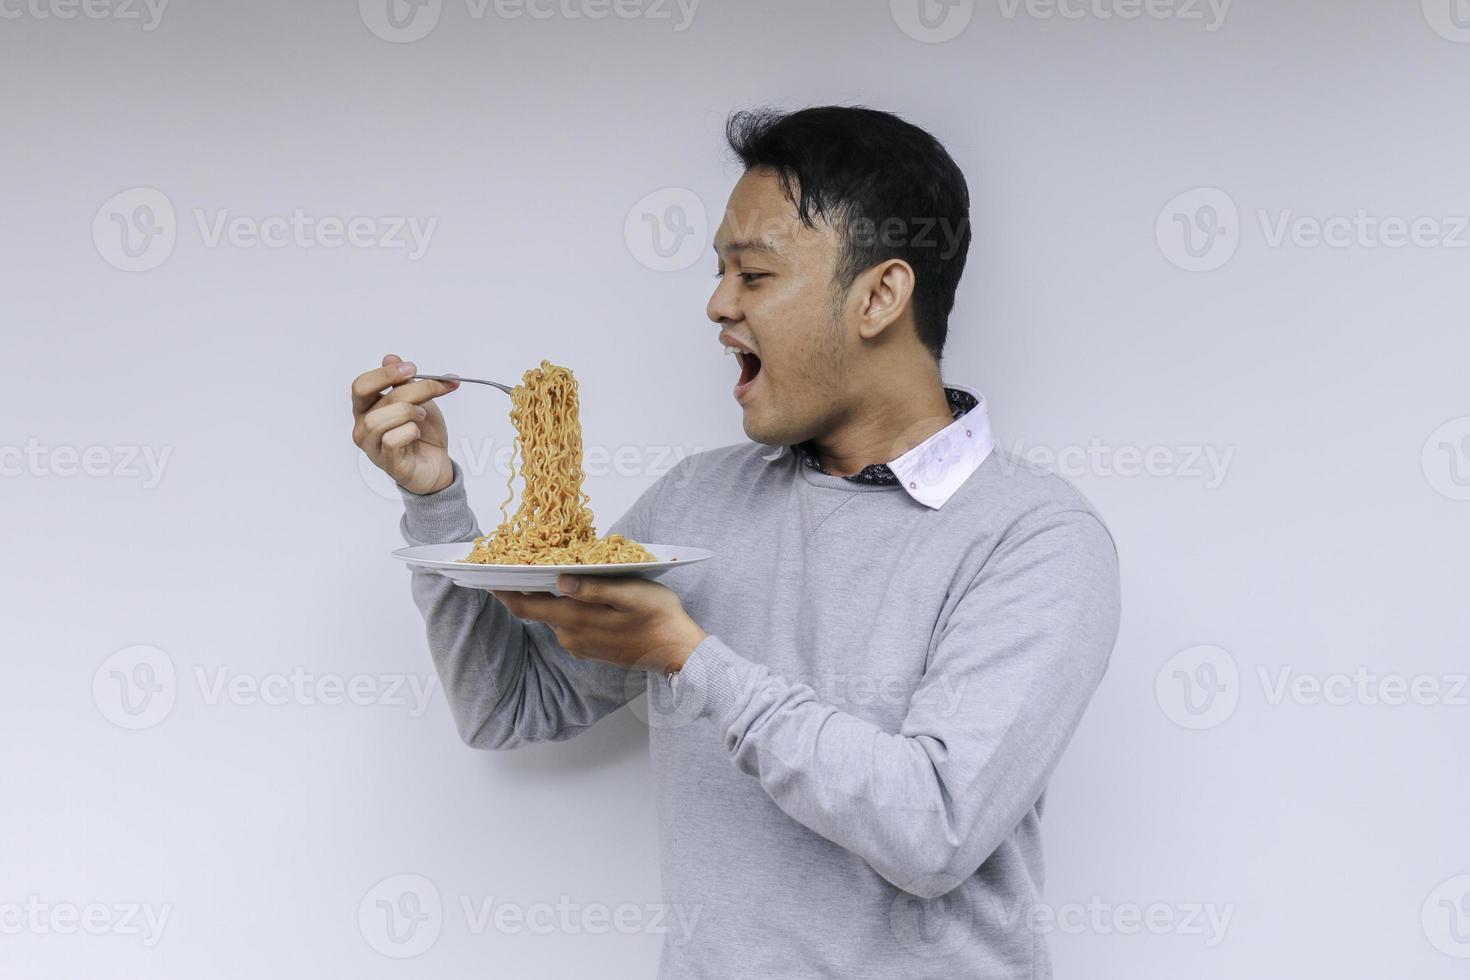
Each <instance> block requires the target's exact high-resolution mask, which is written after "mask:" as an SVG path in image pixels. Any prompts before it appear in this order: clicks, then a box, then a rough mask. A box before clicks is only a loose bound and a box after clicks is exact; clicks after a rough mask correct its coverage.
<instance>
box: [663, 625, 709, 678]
mask: <svg viewBox="0 0 1470 980" xmlns="http://www.w3.org/2000/svg"><path fill="white" fill-rule="evenodd" d="M708 635H709V634H708V633H706V632H705V631H704V630H702V629H700V628H699V625H698V624H697V623H695V622H693V621H692V620H691V621H690V623H689V628H688V629H686V630H685V631H684V632H683V635H682V636H681V637H680V638H679V640H678V642H676V643H675V644H674V645H673V648H672V650H671V651H670V653H669V655H668V656H667V657H666V658H665V659H664V662H663V664H662V665H661V666H660V668H659V673H661V674H663V676H664V677H672V676H673V675H674V674H677V673H678V672H679V671H681V670H683V669H684V664H685V663H686V662H687V661H688V660H689V655H690V654H692V653H693V652H694V648H695V647H697V646H699V644H700V643H702V642H704V638H705V637H706V636H708Z"/></svg>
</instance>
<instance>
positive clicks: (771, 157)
mask: <svg viewBox="0 0 1470 980" xmlns="http://www.w3.org/2000/svg"><path fill="white" fill-rule="evenodd" d="M725 138H726V140H727V141H728V142H729V144H730V149H732V150H734V151H735V155H736V156H738V157H739V158H740V162H741V163H742V164H743V165H744V166H745V169H746V170H747V171H749V170H753V169H756V168H760V167H769V168H772V169H773V170H775V171H776V173H777V175H778V176H779V178H780V181H781V187H782V189H783V190H784V191H785V193H786V196H787V198H788V199H789V200H790V201H791V203H792V204H793V205H794V206H795V207H796V211H797V214H798V215H799V216H800V218H801V220H802V222H803V223H804V224H805V225H807V227H815V224H816V219H817V218H821V219H823V220H824V221H826V222H827V223H828V224H830V225H832V226H833V227H834V228H836V230H837V233H838V236H839V238H840V240H841V242H842V253H841V255H840V257H839V259H838V267H837V271H836V276H835V279H834V283H833V286H834V289H837V290H841V291H845V290H846V289H847V288H848V287H849V286H851V285H852V284H853V282H854V281H855V280H856V279H857V277H858V275H859V274H861V273H862V272H863V271H864V270H866V269H870V268H872V267H873V266H874V265H876V264H877V263H879V262H883V261H886V260H888V259H902V260H903V261H905V262H907V263H908V264H909V265H910V266H912V267H913V270H914V296H913V306H914V324H915V326H916V328H917V330H918V334H919V339H920V340H921V341H922V342H923V344H924V346H925V347H927V348H928V349H929V351H930V353H932V354H933V355H934V359H935V360H938V359H939V358H940V357H941V356H942V355H943V352H944V341H945V338H946V336H947V335H948V333H949V314H950V312H951V311H952V310H953V309H954V296H955V289H956V287H958V286H959V282H960V276H961V275H962V274H963V273H964V271H965V258H966V256H967V255H968V254H969V251H970V190H969V187H968V185H966V183H965V175H964V174H963V173H961V172H960V168H959V166H958V165H956V164H955V162H954V159H953V158H952V157H950V155H949V153H948V151H946V150H945V148H944V146H943V144H941V143H940V142H939V140H937V139H935V138H934V137H933V136H932V135H930V134H929V133H927V132H925V131H924V130H922V129H920V128H919V127H917V126H915V125H913V124H912V123H909V122H906V121H904V120H903V119H900V118H899V117H898V116H895V115H893V114H892V113H888V112H880V111H878V110H876V109H869V108H867V107H865V106H818V107H814V108H809V109H800V110H797V111H795V112H783V111H780V110H776V109H754V110H742V111H739V112H735V113H733V114H731V116H730V118H729V119H728V120H727V121H726V123H725Z"/></svg>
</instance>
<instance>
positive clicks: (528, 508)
mask: <svg viewBox="0 0 1470 980" xmlns="http://www.w3.org/2000/svg"><path fill="white" fill-rule="evenodd" d="M510 401H511V408H510V420H511V422H512V423H513V424H514V425H515V429H516V438H515V450H514V454H513V455H512V457H511V469H512V470H514V469H515V457H516V456H519V457H520V459H521V479H522V481H523V482H524V484H525V487H524V490H523V492H522V494H521V503H520V506H519V507H517V508H516V512H515V514H514V515H513V516H510V517H507V516H506V508H507V507H509V505H510V502H511V500H513V499H514V498H515V474H514V472H512V474H511V477H510V479H509V480H507V481H506V490H507V491H508V492H509V496H507V497H506V500H505V503H503V504H501V505H500V516H501V522H500V526H499V527H497V528H496V529H495V532H494V533H493V534H487V535H485V536H483V537H479V538H476V539H475V545H474V550H473V551H471V552H470V554H469V556H468V557H466V558H463V559H461V561H463V562H468V563H470V564H475V565H605V564H611V563H613V562H643V561H657V560H658V559H657V558H655V557H654V556H653V555H652V554H650V553H649V552H648V550H647V549H646V548H644V547H643V546H642V545H641V544H638V543H637V542H636V541H630V540H628V539H627V538H625V537H623V536H622V535H621V534H609V535H608V536H607V537H605V538H599V537H598V536H597V529H596V528H595V527H593V525H592V511H591V510H589V509H588V507H587V501H588V497H587V494H586V493H585V492H583V490H582V480H583V479H584V474H583V472H582V420H581V417H580V415H579V414H578V402H577V379H576V378H574V377H572V372H571V371H570V370H569V369H567V368H564V367H559V366H557V365H555V364H552V363H551V362H550V361H545V360H543V361H542V362H541V366H540V367H539V368H532V369H531V370H529V371H527V372H526V374H525V376H524V377H523V378H522V379H521V383H520V384H518V385H516V387H515V391H514V393H513V394H512V395H511V396H510Z"/></svg>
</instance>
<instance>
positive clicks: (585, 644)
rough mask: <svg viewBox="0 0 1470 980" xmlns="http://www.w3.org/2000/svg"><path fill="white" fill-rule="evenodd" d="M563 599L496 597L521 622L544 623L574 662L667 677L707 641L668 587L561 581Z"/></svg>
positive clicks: (596, 579)
mask: <svg viewBox="0 0 1470 980" xmlns="http://www.w3.org/2000/svg"><path fill="white" fill-rule="evenodd" d="M556 587H557V588H558V589H560V590H561V591H562V592H564V593H566V594H565V595H563V596H555V595H552V594H551V593H550V592H495V593H493V594H494V596H495V598H497V599H499V600H500V601H501V602H502V603H504V604H505V607H506V608H507V609H509V610H510V611H511V613H512V614H514V615H515V616H518V617H520V618H521V619H529V620H534V621H536V622H541V623H545V624H546V625H548V626H550V627H551V629H552V631H553V632H554V633H556V639H557V642H558V643H560V644H561V645H562V646H563V647H565V648H566V650H567V652H569V653H571V654H572V655H573V656H575V657H578V658H581V659H586V660H601V661H603V662H604V663H610V664H616V665H618V666H619V667H628V668H634V669H638V670H656V671H658V672H659V673H661V674H670V673H672V672H674V671H676V670H678V669H679V668H681V667H683V666H684V661H685V659H686V658H687V657H688V656H689V654H690V653H691V652H693V650H694V648H695V647H696V646H698V645H699V642H700V641H701V640H703V639H704V638H705V636H706V635H707V634H706V633H705V631H704V630H702V629H700V628H699V624H698V623H696V622H695V621H694V620H693V619H691V618H690V617H689V614H688V613H686V612H685V611H684V604H683V603H682V602H680V601H679V596H678V595H677V594H676V593H675V592H674V591H673V590H672V589H670V588H669V587H668V586H666V585H659V584H658V583H657V582H650V581H649V580H647V579H641V578H604V577H602V576H596V575H561V576H558V577H557V580H556Z"/></svg>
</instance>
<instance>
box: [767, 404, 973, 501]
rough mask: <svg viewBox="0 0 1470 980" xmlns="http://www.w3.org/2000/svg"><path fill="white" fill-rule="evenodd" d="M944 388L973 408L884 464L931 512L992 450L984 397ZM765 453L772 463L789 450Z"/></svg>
mask: <svg viewBox="0 0 1470 980" xmlns="http://www.w3.org/2000/svg"><path fill="white" fill-rule="evenodd" d="M944 387H946V388H957V389H959V390H960V391H963V392H965V393H966V394H968V395H971V396H973V397H974V398H975V407H974V408H972V409H970V410H969V411H968V412H966V413H965V414H964V415H961V416H960V417H959V418H957V419H955V420H954V421H953V422H951V423H950V424H949V425H947V426H945V427H944V428H942V429H940V430H939V431H938V432H936V433H934V434H933V435H932V436H930V437H929V438H927V439H925V440H924V441H923V442H921V443H919V444H918V445H917V446H915V447H914V448H912V449H910V450H909V451H908V452H906V453H904V454H903V455H902V456H900V457H898V458H897V459H894V460H890V461H889V462H888V468H889V469H890V470H892V471H893V475H894V476H896V477H898V480H899V483H900V485H901V486H902V487H903V488H904V490H906V491H908V495H909V496H910V497H912V498H914V499H915V500H917V501H918V502H919V503H921V504H923V505H924V506H925V507H929V508H932V509H934V510H938V509H939V508H940V507H943V506H944V503H945V501H947V500H949V498H950V497H952V496H954V493H955V491H956V490H958V489H959V488H960V487H961V486H962V485H963V484H964V482H965V481H966V480H968V479H969V478H970V474H971V473H974V472H975V471H976V470H977V469H979V468H980V464H981V463H983V462H985V460H986V457H988V456H989V455H990V453H991V451H992V450H994V449H995V438H994V436H993V435H992V434H991V431H990V413H989V411H988V410H987V408H986V405H985V396H984V395H982V394H980V393H979V392H977V391H974V390H973V389H970V388H967V387H965V386H964V385H960V384H953V383H951V382H945V383H944ZM769 450H770V451H769V452H766V453H763V454H762V455H761V458H762V459H765V460H770V461H772V462H774V461H775V460H778V459H780V458H781V457H782V456H783V455H785V454H786V453H787V452H790V451H791V447H790V446H770V447H769ZM799 465H804V464H799Z"/></svg>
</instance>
